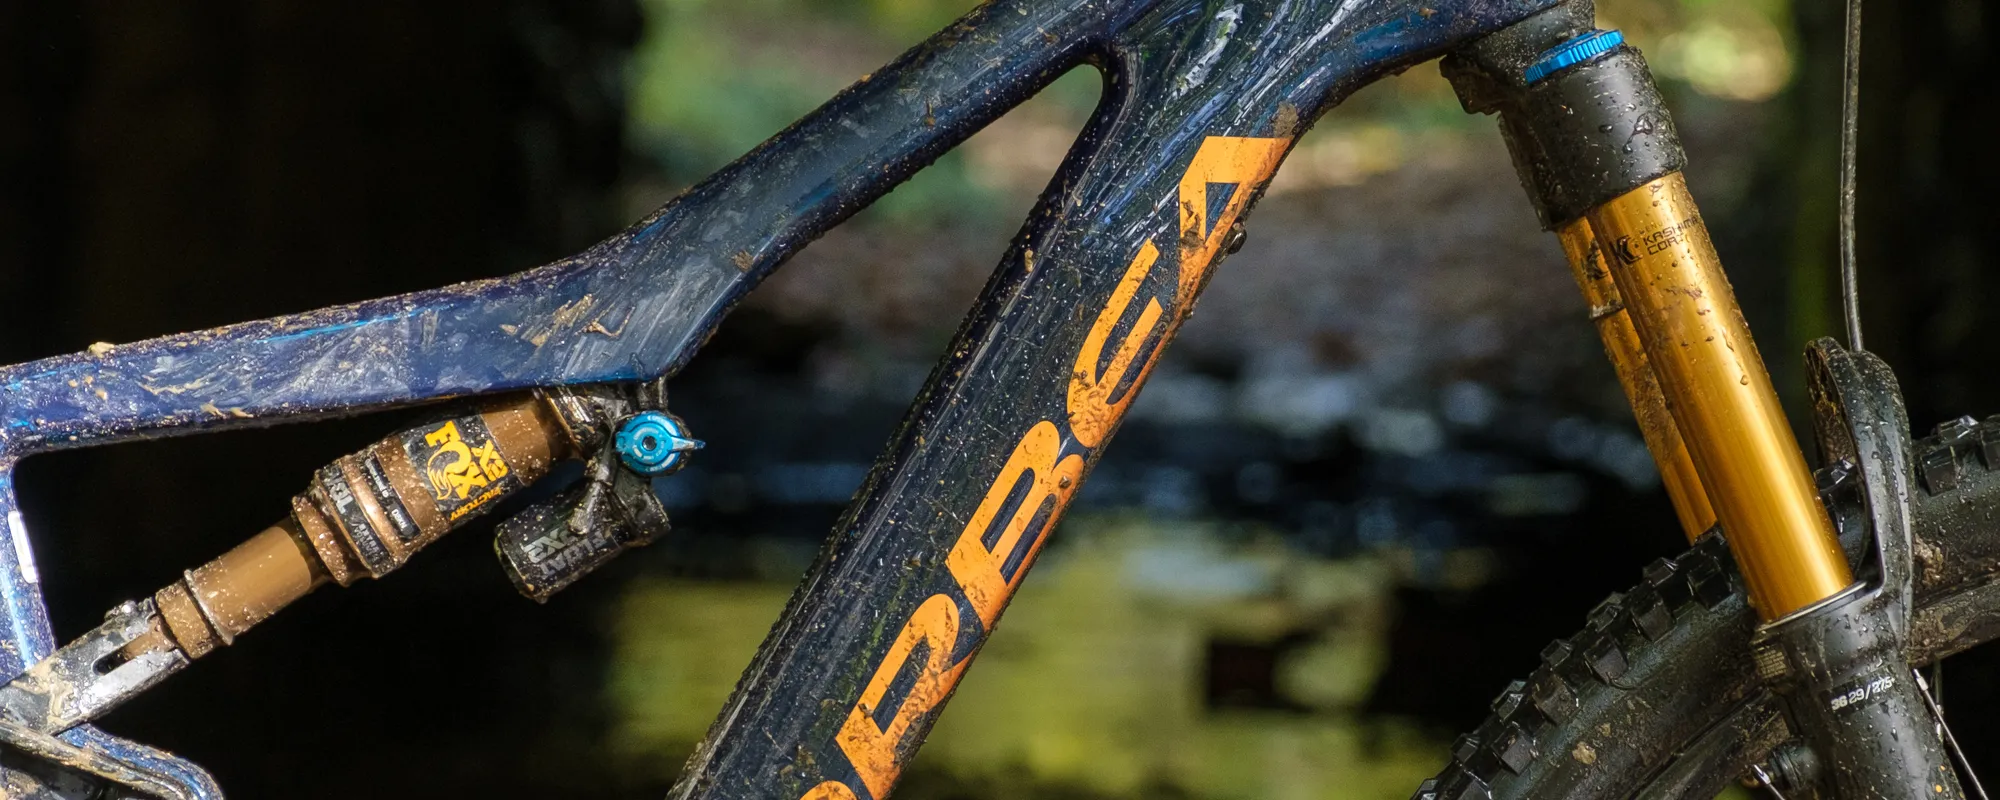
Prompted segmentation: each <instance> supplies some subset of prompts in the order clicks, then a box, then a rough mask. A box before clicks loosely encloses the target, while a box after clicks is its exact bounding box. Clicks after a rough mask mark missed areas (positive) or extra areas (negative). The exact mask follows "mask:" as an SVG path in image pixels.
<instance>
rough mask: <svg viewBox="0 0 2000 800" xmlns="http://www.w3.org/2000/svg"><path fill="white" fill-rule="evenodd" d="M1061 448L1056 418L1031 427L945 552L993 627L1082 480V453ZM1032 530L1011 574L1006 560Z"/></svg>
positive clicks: (954, 574) (968, 594)
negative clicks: (1021, 487) (1016, 498)
mask: <svg viewBox="0 0 2000 800" xmlns="http://www.w3.org/2000/svg"><path fill="white" fill-rule="evenodd" d="M1062 449H1063V437H1062V433H1060V432H1059V431H1057V430H1056V425H1055V423H1053V422H1049V421H1048V420H1042V421H1041V422H1037V423H1035V427H1033V428H1029V429H1028V435H1026V436H1023V437H1021V442H1020V444H1017V445H1015V446H1014V454H1013V455H1011V456H1008V457H1007V465H1006V466H1004V467H1001V468H1000V477H998V478H995V479H994V480H993V484H992V486H990V487H988V488H987V490H986V499H985V500H983V501H980V503H979V510H977V511H974V512H973V513H972V521H971V522H968V523H966V525H965V530H964V531H963V532H961V533H959V535H958V543H957V544H954V545H952V548H951V555H949V556H946V557H945V565H946V566H947V567H950V568H951V576H952V578H954V579H956V580H957V581H958V585H959V588H961V589H964V590H965V597H966V599H968V600H971V601H972V610H973V611H975V612H977V613H978V614H979V621H980V622H981V623H983V624H985V625H987V626H989V627H990V626H992V625H993V621H994V620H996V619H999V618H1000V610H1001V609H1003V608H1006V607H1007V598H1008V597H1010V596H1012V595H1013V594H1014V587H1015V586H1016V585H1018V584H1019V583H1020V581H1021V578H1022V576H1024V575H1027V574H1028V565H1030V564H1033V563H1034V562H1035V554H1036V553H1038V552H1041V549H1042V542H1044V541H1046V540H1047V538H1048V537H1046V536H1044V535H1043V534H1044V533H1045V532H1046V531H1047V530H1048V529H1049V528H1053V527H1055V524H1056V519H1057V518H1059V517H1061V516H1062V510H1063V507H1064V506H1066V505H1069V497H1070V495H1071V494H1072V493H1074V492H1075V491H1076V487H1077V484H1079V483H1081V482H1082V481H1083V456H1080V455H1076V454H1074V453H1072V454H1070V455H1069V456H1066V457H1061V458H1060V459H1058V457H1059V456H1062ZM1022 481H1027V482H1028V491H1027V493H1026V494H1025V495H1023V496H1022V497H1021V502H1020V503H1018V504H1014V505H1012V506H1011V507H1010V506H1009V503H1008V502H1007V501H1008V499H1009V498H1011V497H1012V496H1013V494H1014V487H1015V485H1017V484H1019V483H1021V482H1022ZM1051 501H1052V502H1053V503H1054V506H1053V507H1052V508H1050V509H1049V514H1048V518H1047V520H1046V521H1044V522H1043V523H1042V529H1041V530H1037V531H1029V530H1028V526H1029V525H1030V524H1032V523H1033V522H1034V521H1035V516H1036V514H1037V513H1038V512H1039V511H1040V510H1041V507H1042V505H1043V504H1044V503H1047V502H1051ZM1003 514H1004V515H1005V516H1002V515H1003ZM996 522H997V523H1000V524H1002V525H1003V526H1004V527H1001V528H999V536H998V538H996V539H995V540H994V541H993V543H992V544H987V543H986V538H987V535H988V534H989V533H991V532H993V531H994V530H995V528H994V525H995V523H996ZM1029 533H1032V534H1033V535H1034V541H1033V542H1032V543H1030V544H1029V545H1027V547H1028V551H1027V552H1026V553H1023V554H1022V555H1021V558H1020V559H1019V561H1020V565H1019V566H1017V567H1016V568H1015V569H1014V573H1013V574H1012V575H1008V574H1007V573H1006V571H1005V570H1006V564H1007V560H1008V559H1009V558H1010V557H1012V556H1013V555H1014V550H1015V549H1016V548H1018V547H1020V546H1021V537H1022V536H1023V535H1024V534H1029Z"/></svg>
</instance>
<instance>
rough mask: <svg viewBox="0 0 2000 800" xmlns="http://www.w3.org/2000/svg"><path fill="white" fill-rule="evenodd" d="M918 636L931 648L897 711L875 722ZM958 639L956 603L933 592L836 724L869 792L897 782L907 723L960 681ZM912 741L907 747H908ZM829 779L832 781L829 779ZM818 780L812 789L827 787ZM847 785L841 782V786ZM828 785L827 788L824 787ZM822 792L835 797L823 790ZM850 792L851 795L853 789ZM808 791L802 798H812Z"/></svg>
mask: <svg viewBox="0 0 2000 800" xmlns="http://www.w3.org/2000/svg"><path fill="white" fill-rule="evenodd" d="M919 642H922V643H923V644H924V645H926V646H927V647H928V648H929V651H930V653H929V655H928V656H927V657H926V658H925V660H924V664H923V665H922V666H920V667H918V668H917V681H916V684H915V685H913V686H911V687H910V696H909V697H906V698H904V699H903V703H902V705H900V706H897V707H896V712H895V716H894V717H892V718H890V720H889V724H888V726H887V727H881V726H878V725H876V724H875V711H876V710H877V708H878V707H879V706H881V704H882V701H883V698H884V697H885V696H886V695H888V693H889V684H890V683H891V682H893V681H895V680H896V673H899V672H902V671H903V664H904V662H906V661H908V660H909V658H910V654H911V653H912V652H913V651H915V650H916V648H917V643H919ZM957 643H958V604H956V603H953V602H952V601H951V598H950V597H947V596H945V595H941V594H934V595H931V597H930V599H929V600H925V601H924V604H923V605H921V606H918V607H917V610H916V611H915V612H914V613H912V614H910V619H909V621H908V622H905V623H903V631H902V633H899V634H897V635H896V642H895V644H892V645H890V646H889V653H888V654H887V655H884V656H883V657H882V663H880V664H877V665H876V666H875V676H874V677H872V678H869V679H868V688H866V689H864V690H862V692H861V699H860V700H858V701H856V702H855V704H854V708H853V709H851V710H849V711H848V712H847V722H846V723H844V724H842V725H841V726H840V733H839V734H837V735H836V736H835V738H836V739H837V740H838V741H839V743H840V750H841V752H843V753H846V754H847V760H848V762H849V763H852V764H853V765H854V771H855V772H857V773H860V775H861V782H862V783H865V784H867V785H868V792H869V793H870V794H872V795H874V796H875V797H877V798H881V797H887V796H888V795H889V787H891V786H894V785H895V784H896V776H897V775H898V774H899V773H901V772H902V764H901V763H900V761H901V756H902V755H903V753H902V752H901V750H900V747H899V745H901V744H902V742H903V736H904V735H905V734H907V733H909V731H910V726H911V725H912V724H914V723H915V722H916V721H917V719H918V718H920V717H922V716H923V715H925V714H927V713H929V712H930V710H931V709H933V708H936V707H937V706H938V704H939V703H942V702H944V698H945V695H948V694H951V688H952V687H953V686H956V685H958V676H959V673H962V672H964V671H965V664H969V663H971V662H970V660H968V661H966V662H965V663H961V664H959V665H957V666H952V663H951V649H952V647H953V646H954V645H956V644H957ZM914 751H915V747H912V748H911V752H914ZM829 783H830V782H829ZM826 787H827V784H825V783H822V784H820V785H819V786H817V787H815V788H814V789H813V791H814V792H820V791H821V790H825V789H826ZM842 788H845V787H842ZM827 791H829V792H830V791H831V790H827ZM821 796H822V797H834V796H835V795H832V794H827V795H821ZM847 796H848V797H853V796H854V795H853V794H852V792H851V790H850V792H849V794H848V795H847ZM814 797H815V795H811V794H808V795H807V796H806V798H803V799H802V800H813V798H814Z"/></svg>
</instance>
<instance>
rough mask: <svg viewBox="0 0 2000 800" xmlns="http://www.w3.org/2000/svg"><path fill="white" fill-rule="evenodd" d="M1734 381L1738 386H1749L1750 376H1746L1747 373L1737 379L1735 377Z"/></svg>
mask: <svg viewBox="0 0 2000 800" xmlns="http://www.w3.org/2000/svg"><path fill="white" fill-rule="evenodd" d="M1736 383H1737V385H1740V386H1749V385H1750V376H1748V375H1745V376H1743V377H1741V378H1737V379H1736Z"/></svg>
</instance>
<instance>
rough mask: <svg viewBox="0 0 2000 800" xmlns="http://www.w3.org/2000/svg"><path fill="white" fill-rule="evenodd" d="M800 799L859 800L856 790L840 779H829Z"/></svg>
mask: <svg viewBox="0 0 2000 800" xmlns="http://www.w3.org/2000/svg"><path fill="white" fill-rule="evenodd" d="M799 800H858V798H856V797H855V796H854V790H853V789H849V788H847V784H844V783H841V782H840V781H827V782H825V783H822V784H820V785H818V786H814V787H813V788H812V789H810V790H808V791H807V792H806V793H805V795H804V796H802V797H800V798H799Z"/></svg>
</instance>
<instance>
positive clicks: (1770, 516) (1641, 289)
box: [1586, 173, 1854, 621]
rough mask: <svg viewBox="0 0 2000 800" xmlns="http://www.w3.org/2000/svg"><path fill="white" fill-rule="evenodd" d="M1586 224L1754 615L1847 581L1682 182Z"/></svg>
mask: <svg viewBox="0 0 2000 800" xmlns="http://www.w3.org/2000/svg"><path fill="white" fill-rule="evenodd" d="M1586 217H1587V218H1588V220H1589V222H1590V226H1591V229H1592V230H1593V231H1594V232H1595V233H1596V234H1597V239H1598V241H1599V242H1600V243H1601V246H1602V248H1601V249H1602V250H1603V251H1605V252H1606V254H1607V257H1606V258H1605V262H1606V264H1607V265H1608V266H1609V267H1610V268H1611V275H1612V278H1613V279H1614V281H1615V282H1616V284H1617V289H1618V292H1619V294H1620V296H1622V298H1623V299H1624V301H1625V307H1626V309H1627V310H1628V311H1629V312H1630V318H1631V321H1632V324H1633V327H1634V329H1635V330H1636V331H1637V333H1638V335H1639V338H1640V341H1641V342H1642V343H1643V344H1644V347H1645V351H1646V356H1647V359H1648V361H1650V363H1651V364H1652V367H1653V374H1654V376H1655V377H1656V378H1657V379H1658V381H1659V386H1660V389H1661V392H1662V395H1663V396H1664V397H1665V398H1666V403H1667V408H1668V410H1669V411H1670V412H1671V413H1672V415H1673V417H1674V421H1675V422H1676V423H1678V427H1679V429H1680V433H1681V436H1682V438H1683V440H1684V441H1685V442H1686V446H1687V450H1688V453H1689V455H1690V456H1691V457H1692V458H1693V461H1694V466H1695V469H1696V471H1697V472H1698V473H1699V474H1700V477H1701V483H1702V485H1703V486H1704V487H1706V488H1707V490H1708V491H1707V493H1708V498H1709V501H1710V502H1711V503H1712V504H1713V505H1714V508H1715V514H1716V516H1717V518H1718V519H1720V521H1721V522H1722V529H1723V531H1724V533H1725V534H1726V535H1727V536H1728V538H1729V549H1730V550H1731V551H1733V552H1734V554H1735V556H1736V563H1737V567H1738V568H1739V569H1740V570H1741V571H1742V574H1743V582H1744V584H1745V585H1746V586H1747V587H1748V589H1749V593H1750V601H1751V603H1752V604H1753V605H1755V606H1756V607H1757V611H1758V613H1759V615H1761V616H1762V617H1763V618H1764V619H1765V620H1767V621H1768V620H1774V619H1778V618H1780V617H1783V616H1785V615H1787V614H1790V613H1791V612H1793V611H1796V610H1798V609H1801V608H1804V607H1806V606H1809V605H1812V604H1813V603H1815V602H1818V601H1819V600H1822V599H1824V598H1826V597H1830V596H1832V595H1833V594H1834V593H1836V592H1839V591H1840V590H1842V589H1844V588H1846V587H1847V586H1848V585H1849V584H1851V583H1853V580H1854V578H1853V574H1852V573H1851V572H1850V571H1849V569H1848V566H1847V559H1846V557H1845V556H1844V555H1843V554H1842V552H1841V550H1840V545H1839V542H1838V540H1837V539H1836V538H1835V536H1834V532H1833V523H1832V521H1831V520H1829V519H1828V518H1827V514H1826V509H1825V508H1824V507H1823V506H1821V505H1820V502H1819V497H1818V494H1817V492H1816V491H1815V490H1814V488H1813V481H1812V474H1811V473H1810V472H1809V471H1808V470H1807V469H1806V463H1805V457H1804V455H1802V454H1801V453H1800V452H1799V444H1798V440H1797V438H1796V437H1794V436H1793V435H1792V429H1791V426H1790V425H1789V424H1788V423H1787V422H1786V421H1785V415H1784V411H1783V410H1782V409H1781V408H1780V407H1779V405H1778V394H1777V391H1776V390H1775V389H1773V388H1772V386H1771V376H1770V375H1769V374H1768V373H1767V372H1765V370H1764V361H1763V359H1762V358H1760V357H1759V356H1758V355H1757V347H1756V345H1755V344H1754V343H1753V342H1752V341H1751V338H1750V328H1749V325H1748V324H1746V323H1745V322H1744V320H1743V312H1742V309H1740V308H1739V307H1738V306H1737V304H1736V295H1735V293H1734V292H1733V291H1731V290H1730V288H1729V281H1728V279H1727V278H1725V277H1724V276H1723V273H1722V264H1721V261H1720V260H1719V259H1718V258H1717V257H1716V255H1715V246H1714V244H1713V243H1712V242H1710V241H1709V237H1708V229H1707V228H1706V227H1704V226H1703V224H1702V221H1701V215H1700V213H1699V212H1698V211H1697V210H1696V209H1695V204H1694V198H1693V197H1691V196H1690V195H1689V194H1688V191H1687V183H1686V182H1685V181H1684V180H1683V179H1682V177H1681V175H1680V173H1673V174H1670V175H1667V176H1666V177H1663V178H1658V179H1655V180H1653V181H1650V182H1648V183H1647V184H1645V185H1643V186H1640V187H1639V188H1637V189H1633V190H1632V191H1630V192H1627V193H1625V194H1623V195H1621V196H1619V197H1617V198H1614V199H1612V200H1611V201H1609V202H1606V203H1604V204H1603V205H1600V206H1598V207H1596V208H1593V209H1591V210H1590V212H1589V213H1588V214H1587V215H1586Z"/></svg>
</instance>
